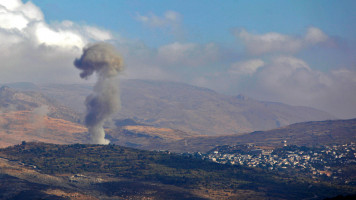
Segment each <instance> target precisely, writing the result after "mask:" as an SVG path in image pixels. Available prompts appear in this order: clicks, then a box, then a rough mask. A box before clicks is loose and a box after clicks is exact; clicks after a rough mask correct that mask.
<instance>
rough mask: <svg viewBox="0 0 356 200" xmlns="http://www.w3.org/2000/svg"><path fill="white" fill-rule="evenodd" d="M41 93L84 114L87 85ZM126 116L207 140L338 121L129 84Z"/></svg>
mask: <svg viewBox="0 0 356 200" xmlns="http://www.w3.org/2000/svg"><path fill="white" fill-rule="evenodd" d="M40 88H41V92H43V93H44V94H46V95H48V96H50V97H53V98H55V99H57V100H58V101H59V102H61V103H62V104H64V105H66V106H69V107H71V108H72V109H74V110H76V111H77V112H84V110H85V108H84V105H83V102H84V99H85V97H86V96H87V95H88V94H89V93H90V92H91V88H90V87H89V86H87V85H79V84H76V85H53V84H52V85H41V86H40ZM120 88H121V102H122V110H121V111H120V112H119V113H118V114H117V115H116V116H115V117H114V118H115V119H127V118H131V119H135V120H137V121H138V122H141V123H145V124H150V125H154V126H158V127H161V128H171V129H178V130H181V131H184V132H190V133H195V134H207V135H226V134H241V133H246V132H251V131H257V130H269V129H273V128H278V127H281V126H286V125H289V124H292V123H297V122H303V121H317V120H327V119H335V117H333V116H332V115H330V114H328V113H325V112H323V111H319V110H316V109H313V108H307V107H300V106H289V105H285V104H282V103H272V102H262V101H257V100H254V99H251V98H247V97H244V96H242V95H239V96H228V95H223V94H219V93H217V92H214V91H212V90H209V89H206V88H201V87H195V86H191V85H187V84H183V83H176V82H168V81H144V80H123V81H122V82H121V84H120Z"/></svg>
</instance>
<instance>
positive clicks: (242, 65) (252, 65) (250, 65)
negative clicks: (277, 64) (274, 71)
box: [229, 59, 265, 75]
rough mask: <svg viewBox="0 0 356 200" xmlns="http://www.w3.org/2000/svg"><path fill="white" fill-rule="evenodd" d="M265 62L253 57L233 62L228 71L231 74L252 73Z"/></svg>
mask: <svg viewBox="0 0 356 200" xmlns="http://www.w3.org/2000/svg"><path fill="white" fill-rule="evenodd" d="M264 64H265V63H264V62H263V60H261V59H253V60H248V61H243V62H235V63H233V64H232V65H231V67H230V69H229V72H230V73H232V74H239V75H243V74H248V75H252V74H254V73H255V72H256V71H257V70H258V69H259V68H261V67H263V65H264Z"/></svg>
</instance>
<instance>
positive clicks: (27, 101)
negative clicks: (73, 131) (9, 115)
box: [0, 83, 81, 122]
mask: <svg viewBox="0 0 356 200" xmlns="http://www.w3.org/2000/svg"><path fill="white" fill-rule="evenodd" d="M15 85H16V84H15ZM22 85H24V86H22ZM26 85H27V84H26V83H23V84H21V86H22V87H25V86H26ZM30 86H32V85H30ZM25 88H26V87H25ZM29 88H33V87H29ZM19 110H36V111H37V112H38V113H40V114H41V115H48V116H50V117H53V118H59V119H64V120H68V121H71V122H80V121H81V116H80V115H79V114H78V113H77V112H75V111H73V110H72V109H70V108H69V107H66V106H63V105H62V104H60V103H59V102H58V101H56V100H55V99H54V98H49V97H47V96H45V95H43V94H42V93H40V92H35V91H20V90H16V89H13V88H10V87H8V86H2V87H0V112H8V111H19Z"/></svg>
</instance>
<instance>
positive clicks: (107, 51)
mask: <svg viewBox="0 0 356 200" xmlns="http://www.w3.org/2000/svg"><path fill="white" fill-rule="evenodd" d="M74 65H75V66H76V67H77V68H78V69H80V70H82V72H81V73H80V77H81V78H84V79H87V78H88V77H89V76H91V75H92V74H93V73H94V72H95V73H96V74H97V79H98V80H97V82H96V84H95V86H94V89H93V93H92V94H91V95H89V96H88V97H87V98H86V100H85V105H86V107H87V114H86V116H85V125H86V126H87V128H88V131H89V134H90V139H91V143H93V144H108V143H109V142H110V141H109V140H107V139H105V131H104V127H103V126H104V123H105V121H106V120H108V119H109V118H110V116H111V115H112V114H114V113H116V112H117V111H118V110H119V109H120V98H119V88H118V81H117V75H118V73H119V72H120V71H122V70H123V60H122V58H121V56H120V55H119V53H118V52H117V51H116V50H115V48H114V47H113V46H112V45H110V44H106V43H97V44H93V45H90V46H88V47H87V48H84V49H83V54H82V56H81V57H80V58H79V59H76V60H75V61H74Z"/></svg>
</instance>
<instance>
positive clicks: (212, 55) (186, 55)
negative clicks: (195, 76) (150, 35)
mask: <svg viewBox="0 0 356 200" xmlns="http://www.w3.org/2000/svg"><path fill="white" fill-rule="evenodd" d="M157 52H158V53H157V59H158V60H159V61H160V62H162V64H166V65H177V64H180V65H182V64H183V65H186V66H199V65H203V64H207V63H210V62H213V61H214V60H216V59H217V58H218V57H219V50H218V47H217V46H216V45H215V44H214V43H209V44H206V45H198V44H195V43H179V42H174V43H171V44H167V45H164V46H161V47H159V48H158V50H157Z"/></svg>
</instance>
